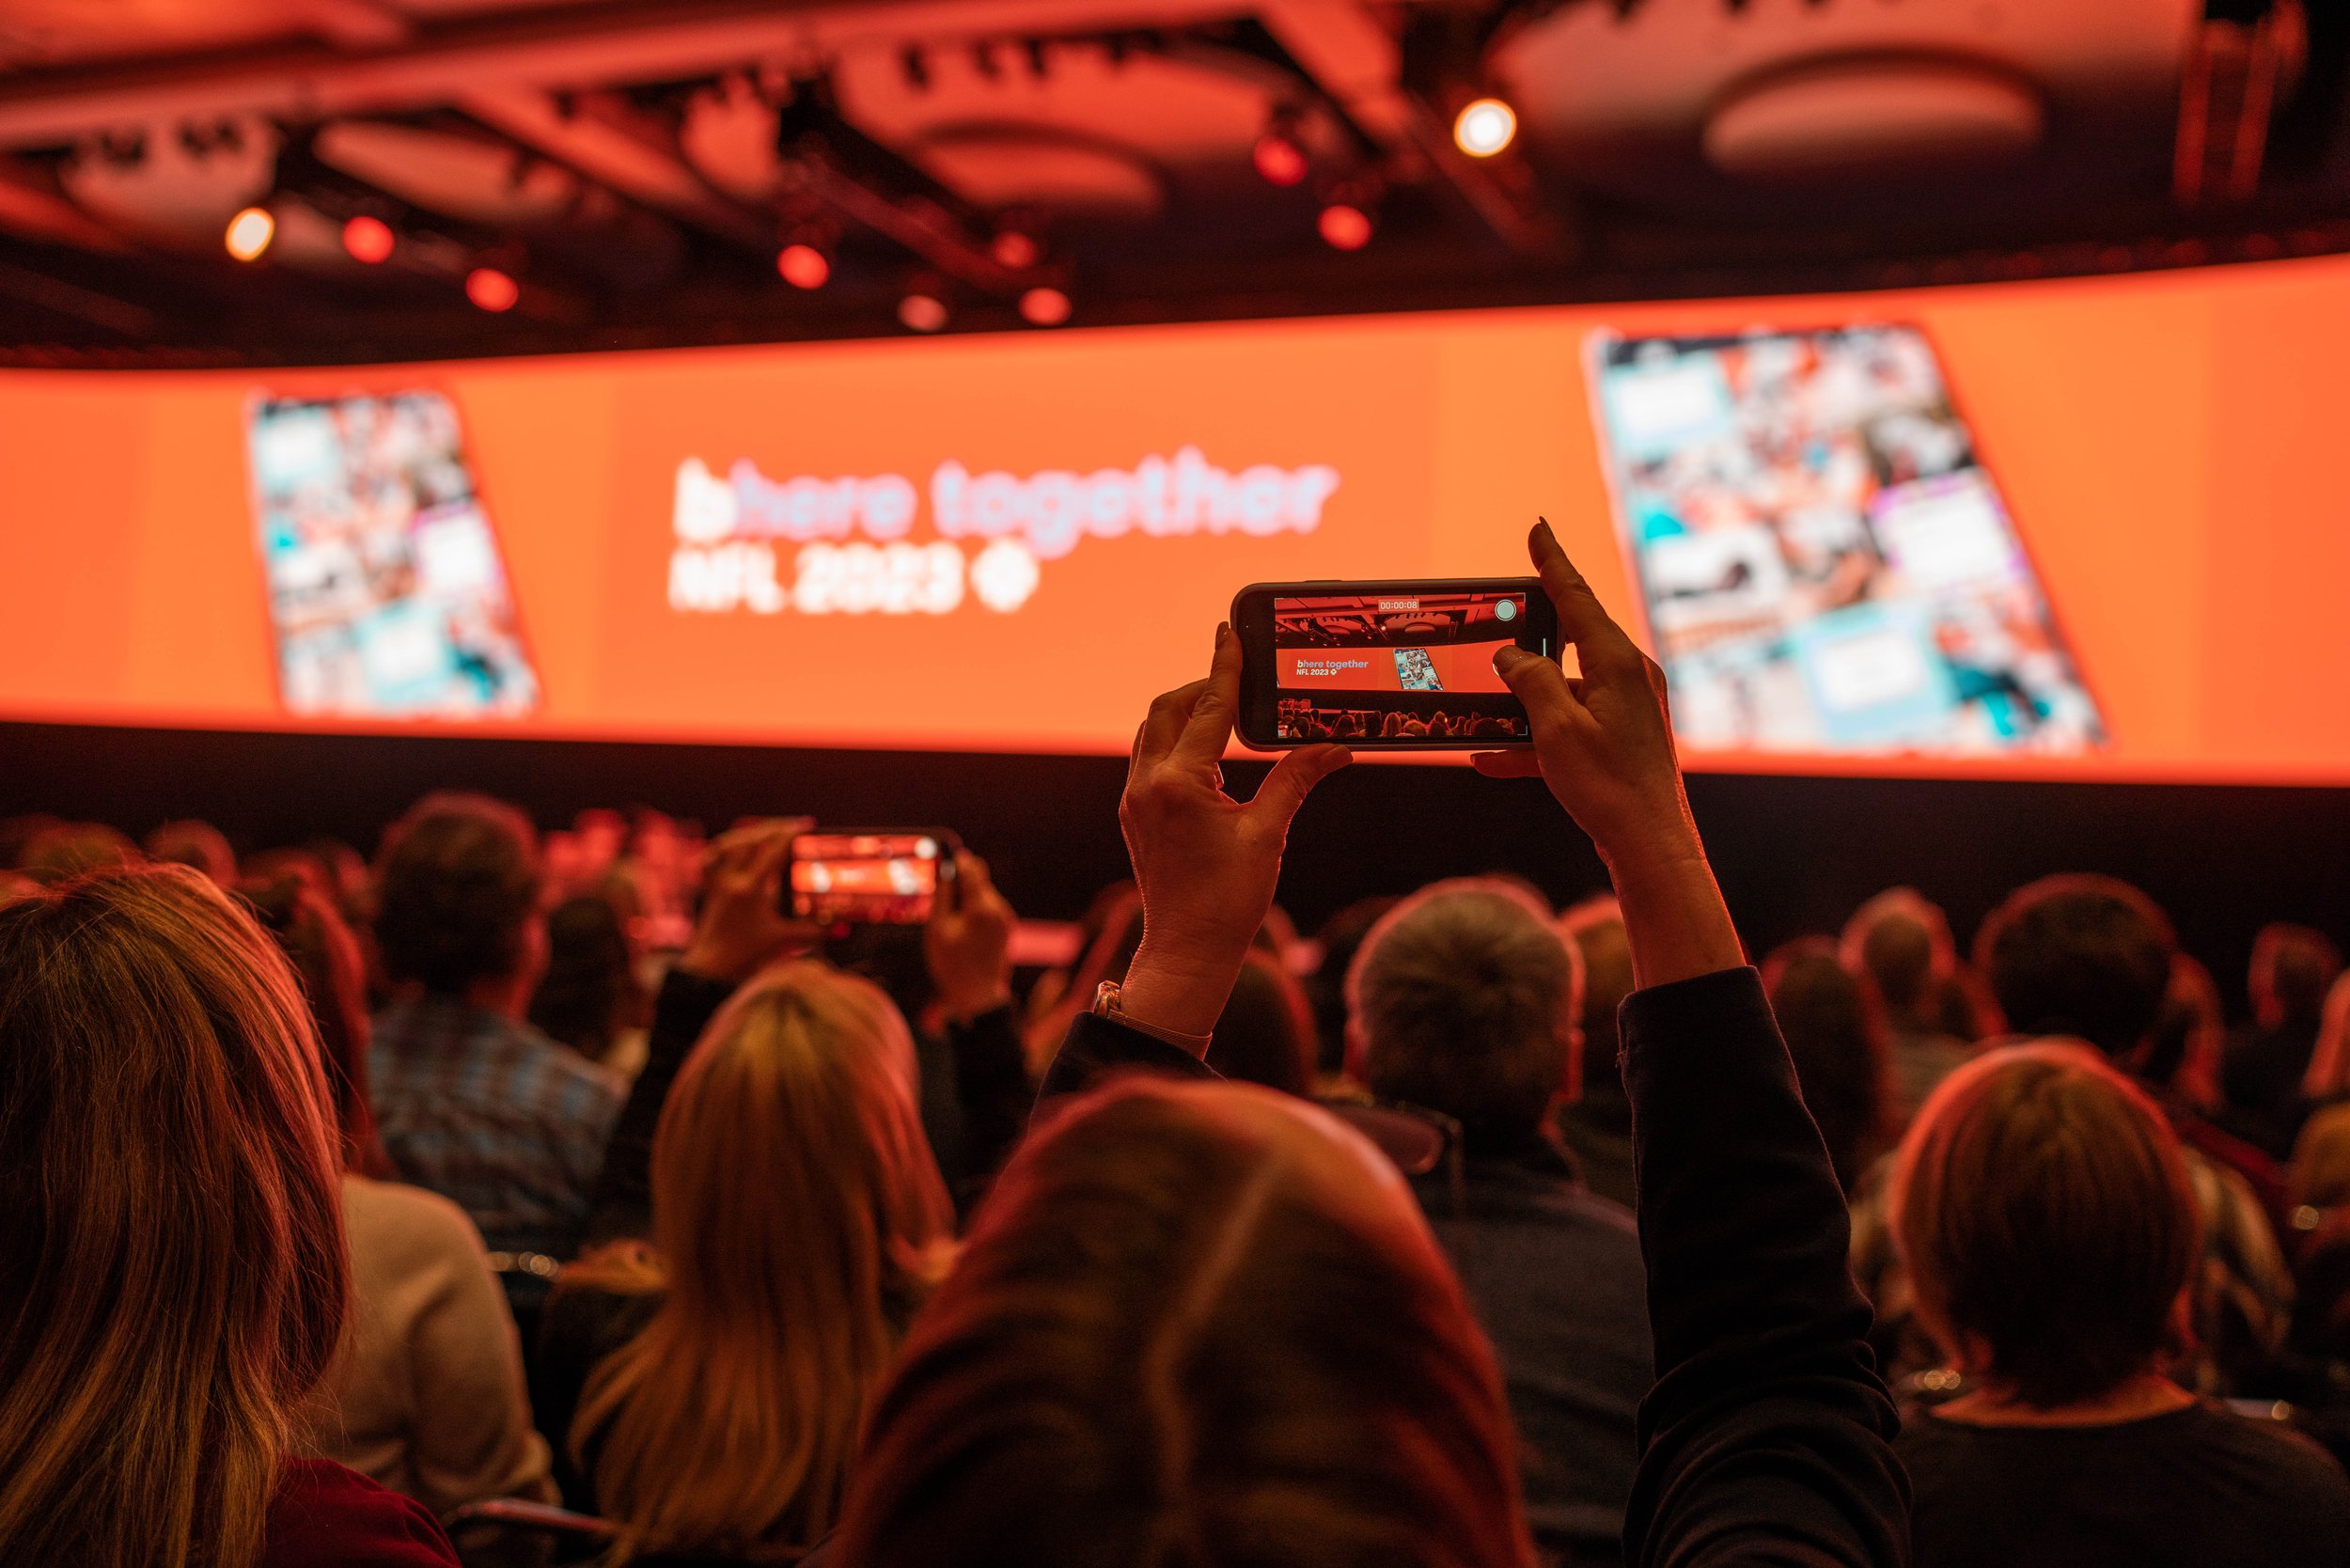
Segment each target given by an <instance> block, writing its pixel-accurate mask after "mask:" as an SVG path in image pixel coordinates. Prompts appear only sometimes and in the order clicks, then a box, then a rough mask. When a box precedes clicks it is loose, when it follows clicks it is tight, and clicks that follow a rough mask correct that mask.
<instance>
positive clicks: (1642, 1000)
mask: <svg viewBox="0 0 2350 1568" xmlns="http://www.w3.org/2000/svg"><path fill="white" fill-rule="evenodd" d="M1621 1033H1622V1040H1623V1070H1624V1085H1625V1088H1626V1090H1627V1091H1628V1092H1629V1094H1630V1096H1631V1100H1632V1158H1633V1168H1634V1171H1635V1175H1636V1180H1637V1183H1638V1193H1639V1219H1640V1249H1641V1252H1642V1254H1643V1255H1644V1257H1645V1259H1646V1261H1647V1264H1648V1301H1649V1322H1650V1325H1651V1326H1652V1328H1653V1332H1654V1335H1655V1341H1656V1370H1657V1374H1658V1375H1657V1383H1656V1387H1655V1388H1654V1389H1653V1391H1652V1392H1651V1393H1650V1395H1649V1397H1648V1399H1647V1400H1646V1401H1645V1402H1644V1403H1642V1404H1641V1406H1640V1416H1639V1439H1640V1450H1641V1451H1640V1465H1639V1471H1638V1474H1637V1479H1636V1480H1635V1482H1634V1486H1633V1497H1632V1504H1631V1507H1630V1510H1629V1511H1628V1513H1626V1516H1625V1519H1624V1560H1625V1561H1626V1562H1627V1563H1629V1564H1632V1565H1633V1568H1651V1565H1668V1564H1669V1565H1670V1568H1694V1565H1698V1564H1707V1565H1712V1564H1729V1563H1733V1562H1734V1563H1739V1564H1751V1563H1771V1564H1790V1565H1792V1564H1806V1565H1811V1564H1820V1565H1828V1564H1834V1565H1839V1568H1842V1565H1861V1564H1868V1565H1892V1564H1900V1563H1904V1562H1906V1561H1907V1560H1908V1557H1909V1523H1908V1514H1909V1482H1908V1478H1907V1476H1906V1475H1905V1474H1904V1472H1903V1470H1902V1467H1901V1463H1900V1461H1899V1460H1897V1459H1895V1458H1894V1457H1893V1450H1892V1446H1891V1440H1892V1438H1893V1435H1894V1434H1895V1433H1896V1432H1897V1431H1898V1430H1899V1422H1898V1420H1897V1419H1896V1418H1895V1416H1894V1413H1893V1406H1892V1402H1891V1401H1890V1400H1889V1399H1888V1397H1887V1395H1886V1391H1885V1386H1884V1384H1883V1383H1882V1382H1880V1381H1879V1380H1878V1378H1877V1375H1876V1371H1875V1363H1874V1360H1873V1358H1872V1356H1871V1355H1870V1352H1869V1349H1868V1333H1869V1324H1870V1312H1869V1306H1868V1303H1867V1302H1866V1301H1865V1300H1863V1299H1862V1298H1861V1295H1860V1293H1859V1291H1858V1290H1857V1289H1856V1288H1855V1287H1854V1285H1853V1282H1852V1274H1851V1271H1850V1269H1849V1267H1848V1266H1847V1264H1846V1261H1845V1251H1846V1247H1847V1244H1848V1240H1849V1235H1850V1231H1851V1224H1850V1220H1849V1218H1848V1216H1847V1215H1846V1214H1845V1211H1844V1199H1843V1194H1842V1192H1841V1190H1840V1189H1839V1188H1838V1186H1837V1184H1836V1177H1835V1174H1834V1172H1833V1171H1832V1170H1830V1168H1829V1167H1828V1160H1827V1152H1826V1150H1825V1148H1824V1147H1823V1145H1822V1144H1821V1141H1820V1135H1819V1131H1818V1129H1817V1128H1815V1127H1814V1126H1813V1125H1812V1121H1811V1118H1810V1113H1809V1112H1807V1111H1806V1110H1805V1109H1804V1105H1803V1100H1802V1098H1801V1096H1800V1095H1799V1094H1798V1092H1797V1090H1796V1087H1795V1076H1794V1068H1793V1067H1792V1066H1791V1065H1790V1063H1789V1061H1788V1058H1787V1049H1786V1046H1785V1045H1784V1043H1781V1041H1780V1039H1779V1034H1778V1025H1777V1024H1776V1023H1775V1022H1774V1021H1773V1019H1772V1017H1771V1011H1770V1005H1769V1003H1768V1002H1767V1001H1766V1000H1765V999H1764V997H1763V985H1762V980H1761V978H1760V977H1759V976H1758V975H1757V974H1756V973H1755V971H1754V970H1752V969H1731V970H1724V971H1722V972H1721V973H1718V974H1713V975H1705V976H1701V977H1700V978H1698V979H1696V980H1683V981H1681V982H1679V983H1677V984H1672V985H1663V986H1657V987H1654V988H1653V989H1650V990H1646V991H1640V992H1637V993H1635V994H1634V995H1633V996H1630V997H1629V998H1627V999H1626V1000H1625V1002H1624V1004H1623V1011H1622V1028H1621Z"/></svg>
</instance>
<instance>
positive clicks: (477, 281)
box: [465, 267, 523, 311]
mask: <svg viewBox="0 0 2350 1568" xmlns="http://www.w3.org/2000/svg"><path fill="white" fill-rule="evenodd" d="M465 297H466V298H467V299H469V300H471V301H473V302H474V304H476V305H478V306H480V307H481V308H482V309H484V310H489V311H499V310H511V309H513V308H514V304H515V302H516V301H517V300H520V299H521V298H522V297H523V290H522V285H520V284H518V283H516V282H515V281H514V280H513V279H512V278H510V277H509V276H507V275H506V274H504V273H502V272H499V271H498V270H497V269H496V268H495V267H476V268H475V269H474V270H473V271H472V272H469V273H467V274H465Z"/></svg>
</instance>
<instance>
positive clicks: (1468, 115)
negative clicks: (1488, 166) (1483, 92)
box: [1452, 98, 1518, 158]
mask: <svg viewBox="0 0 2350 1568" xmlns="http://www.w3.org/2000/svg"><path fill="white" fill-rule="evenodd" d="M1517 134H1518V112H1517V111H1516V110H1515V109H1512V108H1511V107H1510V105H1509V104H1507V103H1504V102H1502V101H1501V100H1500V99H1498V98H1480V99H1477V100H1474V101H1473V102H1468V103H1465V104H1463V105H1462V106H1461V112H1460V113H1459V114H1457V115H1455V116H1453V117H1452V145H1453V146H1455V147H1457V148H1459V149H1461V150H1462V151H1464V152H1465V153H1467V154H1468V155H1469V156H1470V157H1472V158H1490V157H1492V156H1493V155H1494V154H1496V153H1497V152H1499V151H1501V150H1502V149H1505V148H1507V147H1508V146H1509V145H1510V144H1511V143H1512V141H1515V140H1516V139H1517Z"/></svg>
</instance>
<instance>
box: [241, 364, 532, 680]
mask: <svg viewBox="0 0 2350 1568" xmlns="http://www.w3.org/2000/svg"><path fill="white" fill-rule="evenodd" d="M248 431H249V433H248V441H249V444H250V447H251V452H252V459H253V504H254V510H255V511H256V513H257V514H258V519H257V520H258V525H259V527H260V534H261V561H262V566H263V570H264V571H265V572H266V573H267V575H268V581H269V604H270V621H271V627H272V630H273V631H274V633H275V635H276V641H277V670H278V688H279V692H280V695H281V697H282V698H283V700H284V702H285V705H286V707H287V708H288V710H290V712H293V713H316V714H337V715H345V716H352V717H362V716H365V717H382V716H391V717H410V718H422V717H434V718H464V717H472V716H487V715H496V716H504V717H519V716H521V715H524V714H526V713H531V712H532V711H533V710H535V709H536V708H537V707H538V705H539V678H538V674H537V672H536V671H535V670H534V669H533V668H532V666H531V663H530V657H529V654H528V653H527V651H525V648H524V646H523V639H522V633H521V629H520V627H519V625H518V624H517V618H516V616H515V611H514V597H513V589H512V588H511V586H510V582H509V576H508V573H507V570H506V562H505V559H504V557H503V556H502V555H501V553H500V551H499V548H498V540H497V534H496V532H495V530H493V528H492V527H491V525H490V518H489V514H488V513H487V512H485V511H484V510H482V506H481V499H480V497H479V495H478V494H477V493H476V490H475V486H474V480H473V475H472V473H471V472H470V471H469V470H468V468H467V466H466V463H465V451H464V442H463V439H462V432H461V431H460V429H459V425H458V420H457V410H456V408H455V406H454V405H453V404H451V403H450V401H449V400H448V399H447V398H446V397H444V396H442V395H441V394H440V393H437V392H402V393H395V394H393V395H391V396H388V397H349V398H334V399H323V400H290V399H266V400H256V401H255V402H254V403H253V405H252V407H251V411H250V420H249V426H248Z"/></svg>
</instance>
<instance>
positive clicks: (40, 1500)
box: [0, 867, 348, 1568]
mask: <svg viewBox="0 0 2350 1568" xmlns="http://www.w3.org/2000/svg"><path fill="white" fill-rule="evenodd" d="M0 1040H4V1041H6V1042H7V1045H6V1048H5V1049H0V1302H5V1303H7V1304H8V1306H7V1309H6V1311H5V1312H0V1561H5V1562H10V1563H19V1562H24V1563H33V1562H55V1563H68V1562H70V1563H72V1564H75V1565H76V1568H247V1565H248V1564H250V1563H251V1562H252V1561H253V1560H254V1559H255V1557H256V1556H257V1555H258V1552H259V1549H260V1545H261V1537H262V1523H263V1519H264V1517H265V1515H266V1513H267V1511H268V1508H269V1501H270V1497H271V1496H272V1494H273V1492H274V1488H275V1486H276V1483H277V1479H278V1470H279V1466H280V1465H281V1463H282V1462H283V1460H284V1457H285V1454H286V1452H287V1446H288V1442H289V1434H290V1427H289V1416H290V1411H291V1410H292V1408H293V1407H294V1406H295V1404H296V1403H298V1402H299V1401H300V1400H301V1398H302V1396H303V1395H304V1394H305V1393H306V1392H308V1390H309V1389H310V1388H311V1387H312V1385H314V1384H315V1383H317V1381H318V1380H319V1378H320V1376H321V1373H322V1372H324V1371H325V1369H326V1367H327V1365H328V1362H329V1360H330V1358H331V1357H332V1356H333V1355H334V1351H335V1346H336V1343H337V1338H338V1336H339V1334H340V1331H341V1327H342V1320H343V1310H344V1298H345V1291H346V1286H347V1275H348V1271H347V1265H346V1263H345V1261H344V1250H343V1226H342V1207H341V1193H340V1187H339V1184H338V1171H339V1167H340V1161H339V1159H338V1158H337V1146H336V1134H335V1130H334V1126H333V1123H332V1120H331V1114H330V1111H329V1109H328V1105H329V1102H328V1097H327V1089H326V1082H325V1078H324V1075H323V1074H322V1073H321V1069H320V1064H319V1051H318V1043H317V1039H316V1035H315V1026H314V1025H313V1024H312V1022H311V1018H310V1010H309V1008H308V1007H307V1006H306V1005H305V1002H304V1000H303V997H302V992H301V988H300V987H299V986H298V985H297V984H296V982H295V980H294V977H293V974H292V972H291V970H290V969H289V968H288V966H287V964H286V960H285V958H284V957H283V955H281V954H280V953H279V952H278V950H277V948H276V946H275V944H274V943H273V942H271V940H270V939H269V938H268V937H267V936H266V935H264V934H263V933H261V931H260V930H259V929H258V927H257V926H255V924H254V923H253V921H252V919H251V918H250V917H248V916H246V915H245V914H243V912H242V911H241V910H239V909H238V908H236V907H235V906H234V905H233V904H231V903H230V902H229V901H228V900H227V898H226V897H224V896H223V895H222V894H221V893H220V892H219V891H218V890H217V889H216V888H214V887H213V886H211V884H210V883H209V882H207V881H205V880H204V878H203V877H201V876H199V875H198V874H197V873H196V872H195V871H193V870H187V869H186V868H183V867H170V868H157V869H153V870H135V871H133V870H123V871H106V872H100V873H95V874H92V875H90V876H86V877H84V878H81V879H78V880H73V881H69V882H66V883H63V884H61V885H60V886H57V887H56V888H55V889H53V890H51V891H48V892H44V893H41V894H38V895H35V896H33V897H31V898H28V899H24V900H23V901H21V902H16V903H12V904H9V905H8V906H7V907H6V908H5V909H0Z"/></svg>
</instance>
